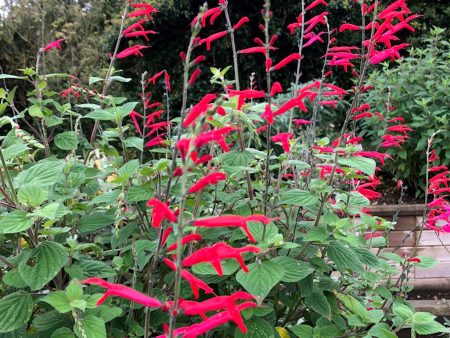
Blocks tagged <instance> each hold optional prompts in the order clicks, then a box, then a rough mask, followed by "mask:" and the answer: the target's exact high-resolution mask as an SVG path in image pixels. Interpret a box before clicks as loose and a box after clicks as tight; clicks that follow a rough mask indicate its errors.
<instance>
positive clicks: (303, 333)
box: [289, 324, 313, 338]
mask: <svg viewBox="0 0 450 338" xmlns="http://www.w3.org/2000/svg"><path fill="white" fill-rule="evenodd" d="M289 331H291V332H292V333H294V334H295V335H296V336H297V337H298V338H312V337H313V328H312V327H311V326H309V325H304V324H301V325H295V326H291V327H290V328H289Z"/></svg>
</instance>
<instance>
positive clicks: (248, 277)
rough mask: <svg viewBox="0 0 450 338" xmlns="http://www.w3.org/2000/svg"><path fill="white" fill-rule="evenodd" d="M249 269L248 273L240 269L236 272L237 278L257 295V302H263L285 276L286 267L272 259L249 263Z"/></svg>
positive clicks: (249, 290)
mask: <svg viewBox="0 0 450 338" xmlns="http://www.w3.org/2000/svg"><path fill="white" fill-rule="evenodd" d="M248 269H249V272H247V273H246V272H244V271H243V270H240V271H239V272H238V273H237V274H236V280H237V282H238V283H239V284H241V285H242V287H243V288H244V289H245V290H247V291H248V292H249V293H251V294H252V295H254V296H255V297H257V298H256V300H257V302H258V303H259V304H261V303H262V301H263V300H264V298H266V296H267V295H268V294H269V292H270V290H272V288H273V287H274V286H275V285H276V284H277V283H279V282H280V281H281V279H282V278H283V275H284V269H283V267H282V266H281V265H280V264H278V263H275V262H272V261H264V262H260V263H252V264H250V265H248Z"/></svg>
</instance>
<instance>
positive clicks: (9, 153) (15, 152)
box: [0, 114, 30, 161]
mask: <svg viewBox="0 0 450 338" xmlns="http://www.w3.org/2000/svg"><path fill="white" fill-rule="evenodd" d="M0 115H1V114H0ZM28 149H30V148H28V147H27V146H26V145H25V144H23V143H15V144H13V145H10V146H9V147H8V148H6V149H2V151H3V157H4V158H5V160H6V161H9V160H10V159H12V158H14V157H16V156H19V155H22V154H23V153H24V152H26V151H27V150H28Z"/></svg>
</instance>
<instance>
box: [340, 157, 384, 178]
mask: <svg viewBox="0 0 450 338" xmlns="http://www.w3.org/2000/svg"><path fill="white" fill-rule="evenodd" d="M338 163H339V164H340V165H345V166H348V167H350V168H352V169H354V170H361V171H362V172H363V173H364V174H366V175H368V176H373V174H375V168H376V166H377V164H376V162H375V160H374V159H372V158H366V157H359V156H351V157H347V158H340V159H338Z"/></svg>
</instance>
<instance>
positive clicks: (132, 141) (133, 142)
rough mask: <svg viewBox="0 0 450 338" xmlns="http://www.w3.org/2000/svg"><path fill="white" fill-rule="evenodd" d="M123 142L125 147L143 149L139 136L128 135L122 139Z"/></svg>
mask: <svg viewBox="0 0 450 338" xmlns="http://www.w3.org/2000/svg"><path fill="white" fill-rule="evenodd" d="M124 143H125V147H127V148H136V149H138V150H140V151H142V150H143V149H144V142H143V141H142V138H139V137H135V136H133V137H129V138H127V139H125V140H124Z"/></svg>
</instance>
